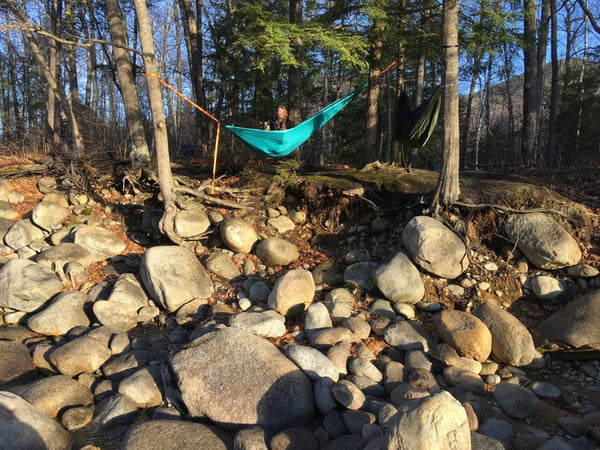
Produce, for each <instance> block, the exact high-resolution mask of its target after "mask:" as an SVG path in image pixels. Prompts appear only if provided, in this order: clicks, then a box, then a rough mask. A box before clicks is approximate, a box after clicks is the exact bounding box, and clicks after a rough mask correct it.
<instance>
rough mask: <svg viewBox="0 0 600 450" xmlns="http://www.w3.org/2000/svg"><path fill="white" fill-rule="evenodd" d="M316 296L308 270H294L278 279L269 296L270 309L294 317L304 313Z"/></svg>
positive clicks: (313, 283)
mask: <svg viewBox="0 0 600 450" xmlns="http://www.w3.org/2000/svg"><path fill="white" fill-rule="evenodd" d="M314 296H315V282H314V280H313V277H312V274H311V273H310V272H309V271H308V270H304V269H294V270H290V271H289V272H287V273H286V274H285V275H284V276H282V277H281V278H278V279H277V281H276V282H275V286H273V290H272V291H271V293H270V294H269V298H268V305H269V308H271V309H274V310H275V311H277V312H278V313H280V314H282V315H284V316H286V317H293V316H296V315H298V314H301V313H302V312H304V310H305V309H306V308H308V306H309V305H310V304H311V303H312V301H313V298H314Z"/></svg>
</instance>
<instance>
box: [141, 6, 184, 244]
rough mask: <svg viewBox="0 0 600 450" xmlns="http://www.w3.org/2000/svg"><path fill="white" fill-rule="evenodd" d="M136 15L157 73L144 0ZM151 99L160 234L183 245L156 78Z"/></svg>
mask: <svg viewBox="0 0 600 450" xmlns="http://www.w3.org/2000/svg"><path fill="white" fill-rule="evenodd" d="M134 6H135V12H136V14H137V22H138V25H139V31H140V41H141V43H142V50H143V52H144V65H145V67H146V73H154V74H156V73H158V64H157V62H156V52H155V50H154V41H153V34H152V30H151V29H150V18H149V17H148V9H147V8H146V1H145V0H134ZM147 85H148V97H149V99H150V109H151V110H152V123H153V126H154V140H155V142H156V161H157V169H158V184H159V186H160V192H161V194H162V197H163V204H164V209H165V211H164V214H163V216H162V218H161V220H160V222H159V227H160V230H161V231H162V232H163V233H164V234H165V235H166V236H167V237H168V238H169V239H170V240H171V241H173V242H174V243H176V244H180V245H181V244H183V240H182V239H181V238H180V237H179V236H178V235H177V232H176V231H175V216H176V214H177V210H178V209H177V195H176V193H175V190H174V188H173V174H172V173H171V161H170V158H169V137H168V135H167V125H166V122H165V116H164V112H163V100H162V92H161V86H160V82H159V81H158V78H156V77H148V78H147Z"/></svg>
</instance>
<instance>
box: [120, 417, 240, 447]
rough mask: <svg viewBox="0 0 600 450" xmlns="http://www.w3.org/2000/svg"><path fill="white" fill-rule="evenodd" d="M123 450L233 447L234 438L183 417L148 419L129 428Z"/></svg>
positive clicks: (214, 428)
mask: <svg viewBox="0 0 600 450" xmlns="http://www.w3.org/2000/svg"><path fill="white" fill-rule="evenodd" d="M121 448H122V449H123V450H147V449H149V448H156V449H158V448H160V449H162V450H178V449H186V448H187V449H211V450H229V449H233V438H232V437H231V436H229V435H228V434H227V433H225V432H224V431H222V430H219V429H218V428H216V427H213V426H209V425H205V424H202V423H197V422H189V421H185V420H181V421H173V420H151V421H149V422H144V423H141V424H138V425H136V426H134V427H132V428H131V429H130V430H129V431H128V432H127V434H126V435H125V438H124V439H123V444H122V445H121Z"/></svg>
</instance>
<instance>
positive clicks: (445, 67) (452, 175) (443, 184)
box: [432, 0, 460, 214]
mask: <svg viewBox="0 0 600 450" xmlns="http://www.w3.org/2000/svg"><path fill="white" fill-rule="evenodd" d="M458 113H459V111H458V0H444V1H443V2H442V130H443V131H442V133H443V137H442V146H443V152H444V161H443V164H442V170H441V172H440V179H439V182H438V186H437V190H436V194H435V197H434V200H433V203H432V210H433V212H434V214H436V213H437V211H438V209H439V206H440V205H444V206H445V205H449V204H451V203H453V202H455V201H456V200H458V197H459V196H460V184H459V179H458V170H459V167H458V162H459V140H460V133H459V116H458Z"/></svg>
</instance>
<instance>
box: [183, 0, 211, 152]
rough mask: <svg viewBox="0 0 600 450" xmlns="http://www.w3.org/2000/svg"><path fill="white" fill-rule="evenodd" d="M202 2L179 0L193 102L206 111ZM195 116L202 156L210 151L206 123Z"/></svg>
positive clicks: (198, 112)
mask: <svg viewBox="0 0 600 450" xmlns="http://www.w3.org/2000/svg"><path fill="white" fill-rule="evenodd" d="M203 5H204V2H203V0H196V5H195V8H194V5H192V1H191V0H179V6H180V8H181V14H182V16H183V29H184V31H185V41H186V44H187V50H188V59H189V64H190V74H191V76H192V85H193V87H194V95H195V100H196V103H197V104H198V106H200V107H201V108H204V109H206V96H205V93H204V74H203V71H202V60H203V57H202V8H203V7H204V6H203ZM195 114H196V132H197V133H198V134H197V137H196V142H197V145H198V148H199V149H200V151H201V153H202V154H203V155H204V154H205V153H207V152H208V151H210V145H209V143H208V139H207V136H208V123H207V121H206V118H205V116H204V114H203V113H202V112H200V111H199V110H197V109H196V110H195Z"/></svg>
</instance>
